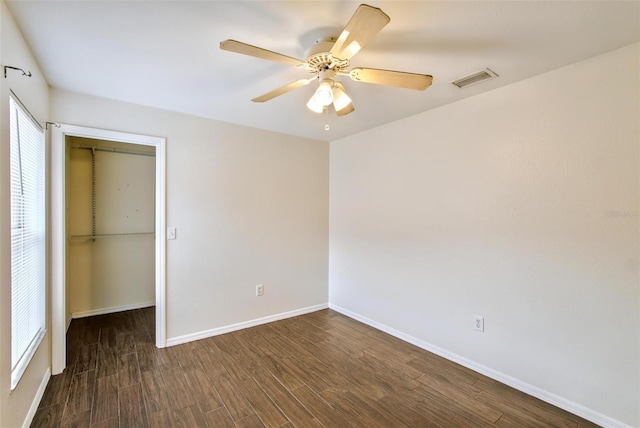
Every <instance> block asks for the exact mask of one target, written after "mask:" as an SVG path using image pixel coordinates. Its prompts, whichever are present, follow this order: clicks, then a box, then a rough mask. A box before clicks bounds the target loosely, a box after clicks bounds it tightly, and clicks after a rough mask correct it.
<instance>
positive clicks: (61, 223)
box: [51, 124, 166, 374]
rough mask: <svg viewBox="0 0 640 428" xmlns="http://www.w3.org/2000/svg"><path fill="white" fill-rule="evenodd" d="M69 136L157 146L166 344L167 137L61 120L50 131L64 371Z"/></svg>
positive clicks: (160, 318)
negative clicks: (66, 166)
mask: <svg viewBox="0 0 640 428" xmlns="http://www.w3.org/2000/svg"><path fill="white" fill-rule="evenodd" d="M67 136H75V137H85V138H94V139H98V140H108V141H118V142H122V143H130V144H141V145H145V146H153V147H155V149H156V158H155V159H156V206H155V211H156V216H155V217H156V224H155V229H156V230H155V233H156V244H155V257H156V258H155V260H156V263H155V265H156V268H155V282H156V290H155V293H156V301H155V305H156V346H157V347H159V348H163V347H165V346H166V309H165V308H166V301H165V299H166V293H165V289H166V240H165V236H166V227H165V224H166V219H165V216H166V207H165V204H166V202H165V201H166V199H165V193H166V139H165V138H162V137H153V136H149V135H139V134H130V133H125V132H117V131H108V130H104V129H97V128H87V127H83V126H75V125H66V124H61V125H60V127H59V128H58V127H53V128H52V131H51V230H52V232H51V249H52V250H51V253H52V254H51V257H52V259H51V263H52V266H51V269H52V273H51V296H52V297H51V326H52V328H51V330H52V336H51V343H52V345H51V348H52V349H51V370H52V372H53V374H59V373H62V371H63V370H64V368H65V365H66V336H65V333H66V327H67V325H66V324H67V323H66V321H67V320H66V307H65V287H66V272H65V268H66V261H65V258H66V238H65V237H66V232H65V140H66V137H67Z"/></svg>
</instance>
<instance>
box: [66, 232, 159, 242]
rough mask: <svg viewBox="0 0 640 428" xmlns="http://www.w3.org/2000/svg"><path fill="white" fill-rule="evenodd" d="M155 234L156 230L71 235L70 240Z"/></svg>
mask: <svg viewBox="0 0 640 428" xmlns="http://www.w3.org/2000/svg"><path fill="white" fill-rule="evenodd" d="M148 235H154V236H155V232H140V233H102V234H100V235H71V236H69V241H87V240H89V239H91V240H95V239H102V238H117V237H121V236H148Z"/></svg>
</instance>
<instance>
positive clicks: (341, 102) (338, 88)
mask: <svg viewBox="0 0 640 428" xmlns="http://www.w3.org/2000/svg"><path fill="white" fill-rule="evenodd" d="M333 108H334V109H335V110H336V114H337V115H338V116H346V115H348V114H349V113H352V112H353V111H354V110H355V107H353V103H352V102H351V98H350V97H349V95H347V92H346V91H345V89H344V85H343V84H342V83H340V82H336V85H335V86H334V88H333Z"/></svg>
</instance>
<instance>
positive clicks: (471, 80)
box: [451, 68, 498, 88]
mask: <svg viewBox="0 0 640 428" xmlns="http://www.w3.org/2000/svg"><path fill="white" fill-rule="evenodd" d="M494 77H498V75H497V74H496V73H494V72H493V71H492V70H489V69H488V68H485V69H484V70H480V71H476V72H475V73H472V74H470V75H468V76H464V77H461V78H460V79H457V80H454V81H453V82H451V83H453V84H454V85H456V86H457V87H458V88H464V87H466V86H469V85H475V84H476V83H480V82H483V81H485V80H489V79H493V78H494Z"/></svg>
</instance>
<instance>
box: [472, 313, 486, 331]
mask: <svg viewBox="0 0 640 428" xmlns="http://www.w3.org/2000/svg"><path fill="white" fill-rule="evenodd" d="M473 329H474V330H478V331H484V317H479V316H477V315H474V317H473Z"/></svg>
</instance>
